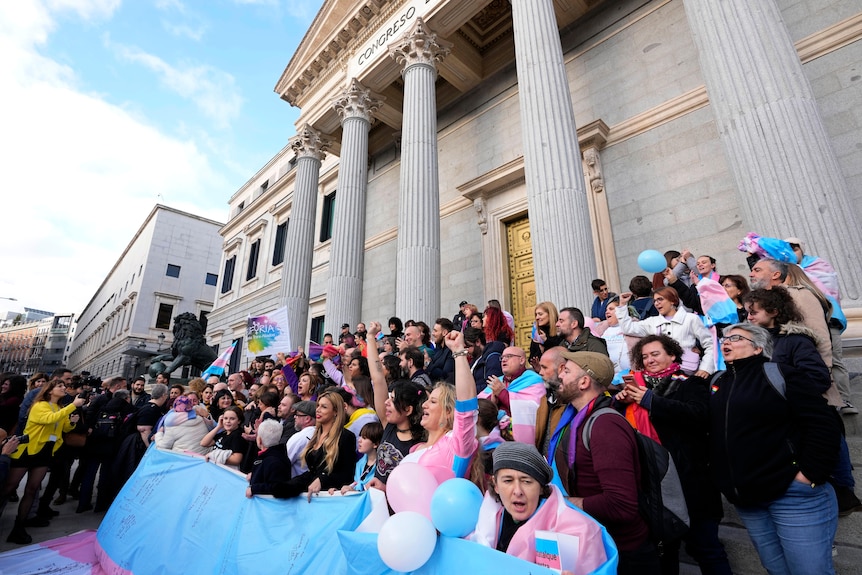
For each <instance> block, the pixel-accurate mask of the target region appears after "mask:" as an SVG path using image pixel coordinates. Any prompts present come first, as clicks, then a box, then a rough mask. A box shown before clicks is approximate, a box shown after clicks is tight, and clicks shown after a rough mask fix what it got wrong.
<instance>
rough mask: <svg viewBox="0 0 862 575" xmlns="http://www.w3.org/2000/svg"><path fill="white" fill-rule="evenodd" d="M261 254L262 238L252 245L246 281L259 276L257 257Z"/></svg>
mask: <svg viewBox="0 0 862 575" xmlns="http://www.w3.org/2000/svg"><path fill="white" fill-rule="evenodd" d="M259 253H260V238H257V239H256V240H254V243H253V244H251V250H250V251H249V255H248V269H247V270H246V272H245V279H246V280H250V279H254V277H255V276H257V256H258V254H259Z"/></svg>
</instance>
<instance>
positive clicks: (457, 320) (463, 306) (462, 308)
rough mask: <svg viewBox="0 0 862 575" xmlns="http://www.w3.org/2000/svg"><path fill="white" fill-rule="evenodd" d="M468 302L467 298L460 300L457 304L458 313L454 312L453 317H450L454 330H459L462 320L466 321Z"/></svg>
mask: <svg viewBox="0 0 862 575" xmlns="http://www.w3.org/2000/svg"><path fill="white" fill-rule="evenodd" d="M468 303H469V302H468V301H467V300H462V301H461V303H459V304H458V308H459V309H458V313H456V314H455V317H453V318H452V325H453V326H454V329H455V331H461V329H462V328H463V327H464V322H465V321H467V313H466V312H467V304H468Z"/></svg>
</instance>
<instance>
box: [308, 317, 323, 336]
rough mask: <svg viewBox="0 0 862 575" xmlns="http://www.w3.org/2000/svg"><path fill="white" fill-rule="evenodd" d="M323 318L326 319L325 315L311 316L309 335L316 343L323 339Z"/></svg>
mask: <svg viewBox="0 0 862 575" xmlns="http://www.w3.org/2000/svg"><path fill="white" fill-rule="evenodd" d="M324 319H326V316H323V315H319V316H317V317H313V318H311V334H310V335H309V338H310V339H311V341H316V342H318V343H320V342H321V341H323V330H324V327H325V325H324V323H323V321H324Z"/></svg>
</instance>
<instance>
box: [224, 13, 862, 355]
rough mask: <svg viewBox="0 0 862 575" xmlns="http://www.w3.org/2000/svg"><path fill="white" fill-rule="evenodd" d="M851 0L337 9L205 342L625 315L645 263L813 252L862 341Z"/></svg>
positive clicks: (857, 50) (263, 177) (243, 230)
mask: <svg viewBox="0 0 862 575" xmlns="http://www.w3.org/2000/svg"><path fill="white" fill-rule="evenodd" d="M860 8H862V7H860V6H859V4H858V3H857V2H847V1H842V0H816V1H815V0H757V1H756V2H752V1H751V0H530V1H527V0H492V1H489V0H360V1H359V2H356V1H350V2H348V1H346V0H326V1H325V2H324V4H323V7H322V8H321V10H320V12H319V13H318V14H317V17H316V18H315V19H314V22H313V23H312V25H311V27H310V28H309V30H308V31H307V32H306V34H305V37H304V38H303V40H302V42H301V44H300V46H299V48H298V49H297V51H296V53H295V54H294V55H293V57H292V58H291V59H290V61H289V63H288V64H287V67H286V69H285V70H284V72H283V73H282V74H281V77H280V78H279V79H278V82H277V84H276V87H275V91H276V92H277V93H278V95H279V97H281V98H282V99H283V100H285V102H286V103H288V104H290V105H293V106H296V107H298V108H299V109H300V110H301V114H300V117H299V120H298V121H297V125H296V127H295V132H293V131H292V130H291V129H289V128H288V127H286V126H285V127H284V130H285V132H286V138H287V137H289V142H288V145H287V146H286V147H285V148H284V149H283V150H281V152H279V154H277V155H276V156H275V157H274V158H273V159H272V160H271V161H270V162H269V163H268V164H267V165H266V166H264V167H263V168H262V169H261V170H260V171H259V172H258V173H257V174H255V175H254V176H253V177H252V178H251V179H250V180H249V181H248V182H247V183H246V184H245V185H244V186H243V187H242V188H240V189H239V190H238V191H237V192H236V193H235V194H234V195H233V197H232V198H231V199H230V202H229V203H230V217H229V221H228V223H227V224H226V225H225V226H224V227H223V228H222V229H221V234H222V236H223V239H224V244H223V252H224V253H223V257H222V264H221V270H222V275H221V279H220V285H219V289H218V290H217V291H218V294H217V300H216V305H215V309H214V310H213V312H212V313H211V315H210V318H209V326H210V328H209V330H210V331H209V335H210V337H211V343H219V344H220V345H225V344H226V343H228V342H229V341H231V340H232V339H235V338H237V337H242V336H243V335H244V330H245V319H246V317H247V316H248V315H256V314H260V313H265V312H268V311H271V310H273V309H276V308H278V307H280V306H282V305H286V306H287V307H288V310H289V316H290V318H291V335H292V340H293V341H294V342H301V341H305V340H306V339H307V338H308V337H309V336H311V337H312V338H317V337H319V336H320V334H321V333H322V331H323V330H324V329H325V330H327V331H337V328H338V326H340V325H341V324H342V323H344V322H346V323H350V324H351V325H354V324H355V323H356V322H357V321H360V320H365V321H368V320H372V319H379V320H383V321H384V322H385V320H386V318H388V317H389V316H391V315H398V316H399V317H401V318H402V319H407V318H414V319H422V320H425V321H426V322H428V323H432V322H433V320H434V319H435V318H436V317H439V316H441V315H443V316H449V317H451V316H452V315H453V314H454V313H455V311H456V309H457V304H458V302H459V301H461V300H468V301H471V302H475V303H477V304H478V305H479V307H480V308H481V307H484V303H485V302H486V301H487V300H488V299H489V298H497V299H499V300H501V301H502V302H503V304H504V306H505V307H507V308H508V309H510V310H511V311H512V313H513V314H514V316H515V318H516V322H517V324H518V328H519V334H520V335H521V336H522V337H523V335H524V334H526V333H527V332H528V330H529V326H530V322H531V321H532V313H533V306H535V304H536V302H537V301H542V300H551V301H553V302H555V303H556V304H557V305H558V307H562V306H567V305H575V306H579V307H582V308H586V307H588V306H589V304H590V302H591V300H592V297H593V295H592V292H591V289H590V281H591V280H592V279H593V278H596V277H601V278H603V279H605V280H606V281H607V282H608V284H609V286H610V287H611V289H612V290H614V291H620V289H623V290H625V289H626V286H627V285H628V282H629V279H630V278H631V277H632V276H634V275H637V274H639V273H643V272H642V271H641V270H640V269H639V268H638V267H637V263H636V259H637V256H638V254H639V253H640V252H641V251H642V250H644V249H647V248H653V249H657V250H660V251H664V250H667V249H674V248H675V249H682V248H689V249H691V251H692V252H694V253H696V254H703V253H706V254H710V255H712V256H714V257H715V258H716V259H717V260H718V269H719V271H720V272H721V273H725V274H729V273H742V274H746V275H747V269H748V268H747V265H746V262H745V257H744V254H741V253H740V252H738V251H737V249H736V247H737V244H738V243H739V241H740V239H741V238H742V237H743V236H744V235H745V234H746V233H747V232H749V231H752V232H756V233H759V234H761V235H768V236H777V237H787V236H796V237H800V238H802V239H803V241H804V242H805V248H806V251H807V252H808V253H812V254H816V255H819V256H821V257H823V258H825V259H827V260H829V261H830V262H832V264H833V265H834V266H835V268H836V269H837V270H838V272H839V274H840V278H841V289H842V294H843V298H844V299H843V304H844V306H845V310H846V312H847V315H848V316H849V317H850V318H851V322H852V324H853V325H852V326H851V328H850V330H849V331H848V334H845V335H850V334H852V335H858V332H860V331H862V328H860V327H857V326H860V324H862V322H859V320H860V318H862V310H860V303H862V302H860V295H862V293H860V292H862V271H860V266H859V261H858V256H857V254H858V253H860V251H862V235H860V229H859V222H860V219H862V208H860V205H862V105H860V102H862V67H860V64H859V63H860V62H862V41H860V39H862V10H860Z"/></svg>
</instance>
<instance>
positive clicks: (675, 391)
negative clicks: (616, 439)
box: [641, 372, 722, 519]
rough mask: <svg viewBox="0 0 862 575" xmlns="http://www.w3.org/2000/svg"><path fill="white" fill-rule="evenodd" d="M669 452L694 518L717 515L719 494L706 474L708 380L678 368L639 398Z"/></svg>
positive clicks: (719, 514)
mask: <svg viewBox="0 0 862 575" xmlns="http://www.w3.org/2000/svg"><path fill="white" fill-rule="evenodd" d="M641 406H642V407H647V408H648V409H649V414H650V421H651V422H652V424H653V427H655V430H656V432H657V433H658V436H659V439H661V444H662V446H663V447H664V448H665V449H667V450H668V452H670V455H671V457H673V462H674V464H675V465H676V470H677V472H678V473H679V480H680V483H681V484H682V490H683V493H684V495H685V502H686V505H687V506H688V513H689V515H691V516H692V517H694V518H708V519H719V518H721V516H722V506H721V496H720V495H719V492H718V490H717V489H716V488H715V486H714V485H713V484H712V481H711V480H710V478H709V439H708V435H707V432H708V430H709V419H708V417H707V416H708V413H709V383H708V382H707V381H706V380H705V379H703V378H700V377H694V376H686V375H684V374H683V373H682V372H678V373H676V374H674V376H673V377H668V378H667V379H666V380H664V382H663V383H662V384H659V385H658V386H656V387H654V388H653V389H652V390H651V391H650V392H648V394H647V395H646V396H645V398H644V400H642V401H641Z"/></svg>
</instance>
